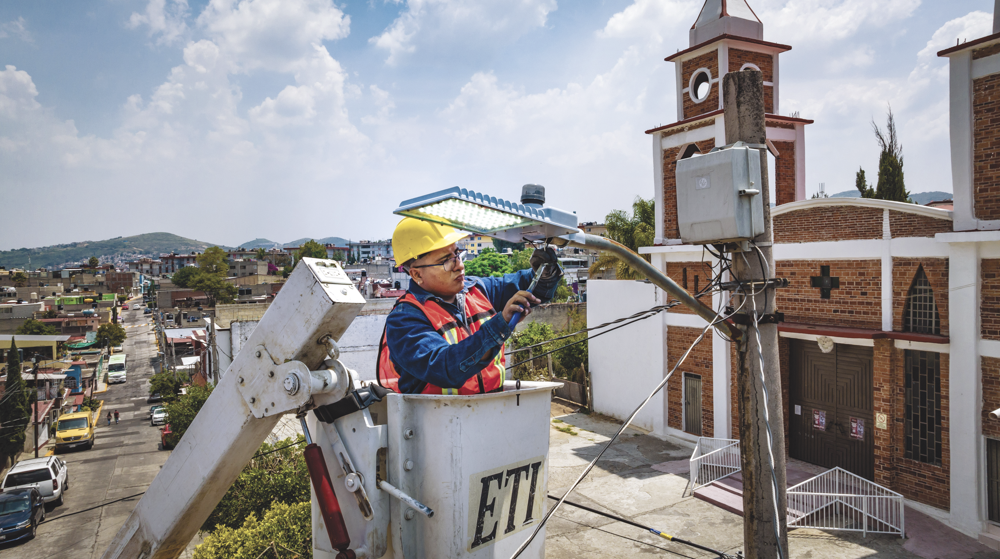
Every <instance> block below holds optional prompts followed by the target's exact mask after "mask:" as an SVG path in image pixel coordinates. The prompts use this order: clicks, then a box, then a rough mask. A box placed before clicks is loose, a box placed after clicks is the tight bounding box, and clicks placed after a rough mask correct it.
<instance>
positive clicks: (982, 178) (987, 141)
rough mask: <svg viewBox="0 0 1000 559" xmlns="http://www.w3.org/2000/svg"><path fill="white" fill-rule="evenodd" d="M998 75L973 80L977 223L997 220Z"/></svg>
mask: <svg viewBox="0 0 1000 559" xmlns="http://www.w3.org/2000/svg"><path fill="white" fill-rule="evenodd" d="M998 117H1000V74H993V75H990V76H985V77H982V78H979V79H977V80H972V137H973V147H972V152H973V155H972V162H973V163H972V164H973V176H972V200H973V208H974V212H975V215H976V217H977V218H979V219H1000V127H998V126H997V125H996V121H997V118H998Z"/></svg>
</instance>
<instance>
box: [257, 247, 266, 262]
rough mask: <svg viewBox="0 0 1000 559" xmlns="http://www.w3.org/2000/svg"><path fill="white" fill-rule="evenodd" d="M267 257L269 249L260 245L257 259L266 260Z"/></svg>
mask: <svg viewBox="0 0 1000 559" xmlns="http://www.w3.org/2000/svg"><path fill="white" fill-rule="evenodd" d="M265 258H267V249H265V248H264V247H260V248H258V249H257V260H264V259H265Z"/></svg>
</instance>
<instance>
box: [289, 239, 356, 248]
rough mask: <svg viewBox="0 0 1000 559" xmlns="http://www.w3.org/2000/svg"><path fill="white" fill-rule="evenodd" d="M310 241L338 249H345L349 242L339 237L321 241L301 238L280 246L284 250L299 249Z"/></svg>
mask: <svg viewBox="0 0 1000 559" xmlns="http://www.w3.org/2000/svg"><path fill="white" fill-rule="evenodd" d="M310 239H311V240H314V241H316V242H317V243H319V244H321V245H336V246H339V247H345V246H347V243H348V242H349V241H348V240H347V239H343V238H341V237H324V238H322V239H312V238H311V237H302V238H301V239H296V240H294V241H291V242H289V243H285V244H284V245H282V247H284V248H288V247H300V246H302V245H303V243H305V242H306V241H309V240H310Z"/></svg>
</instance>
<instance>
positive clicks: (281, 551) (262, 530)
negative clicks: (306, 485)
mask: <svg viewBox="0 0 1000 559" xmlns="http://www.w3.org/2000/svg"><path fill="white" fill-rule="evenodd" d="M311 510H312V509H311V505H310V503H309V501H305V502H301V503H295V504H294V505H286V504H284V503H276V504H275V505H274V506H272V507H271V508H269V509H268V510H267V512H266V513H265V514H264V516H263V518H261V519H258V518H257V515H255V514H251V515H250V516H249V517H247V519H246V520H245V521H244V522H243V525H242V526H240V527H239V528H237V529H235V530H234V529H232V528H227V527H224V526H222V527H219V529H217V530H215V531H214V532H212V533H211V534H209V535H208V536H206V537H205V541H204V542H202V543H201V544H199V545H198V547H196V548H195V550H194V558H195V559H265V558H266V559H272V558H273V559H277V558H279V557H298V558H299V559H312V556H313V554H312V516H311Z"/></svg>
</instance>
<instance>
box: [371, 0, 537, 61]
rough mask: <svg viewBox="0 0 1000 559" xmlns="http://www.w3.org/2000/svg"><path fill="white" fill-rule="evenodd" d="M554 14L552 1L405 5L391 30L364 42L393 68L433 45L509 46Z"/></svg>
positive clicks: (430, 0)
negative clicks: (381, 53) (385, 54)
mask: <svg viewBox="0 0 1000 559" xmlns="http://www.w3.org/2000/svg"><path fill="white" fill-rule="evenodd" d="M555 10H556V0H485V1H480V2H473V1H471V0H408V1H407V2H406V9H405V11H404V12H403V13H402V14H401V15H400V16H399V17H398V18H396V20H395V21H393V22H392V25H390V26H389V27H388V28H387V29H386V30H385V31H384V32H383V33H382V34H381V35H379V36H377V37H372V38H370V39H369V40H368V41H369V43H371V44H373V45H375V46H376V47H378V48H380V49H383V50H386V51H388V52H389V56H388V57H387V58H386V63H387V64H390V65H393V64H396V63H397V62H398V61H399V59H400V57H401V56H403V55H405V54H411V53H413V52H415V51H416V50H417V49H418V48H425V47H428V46H432V45H435V46H442V47H444V48H446V49H471V48H476V47H477V46H482V45H490V44H496V43H507V42H509V41H513V40H515V39H517V38H519V37H521V36H522V35H524V34H525V33H527V32H529V31H531V30H533V29H537V28H540V27H544V26H545V23H546V20H547V19H548V15H549V13H551V12H553V11H555ZM452 52H454V50H453V51H452Z"/></svg>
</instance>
